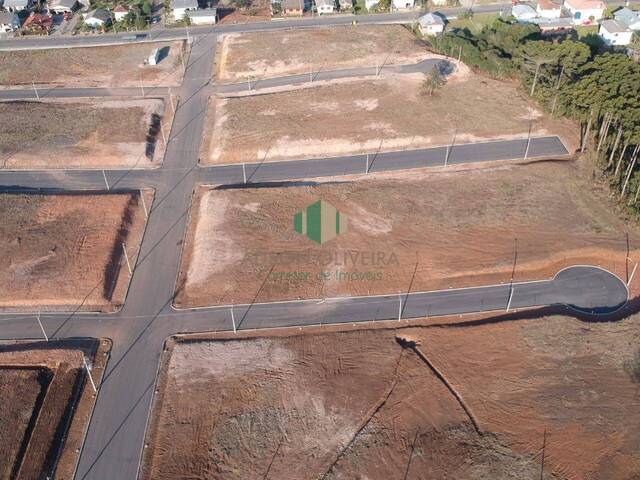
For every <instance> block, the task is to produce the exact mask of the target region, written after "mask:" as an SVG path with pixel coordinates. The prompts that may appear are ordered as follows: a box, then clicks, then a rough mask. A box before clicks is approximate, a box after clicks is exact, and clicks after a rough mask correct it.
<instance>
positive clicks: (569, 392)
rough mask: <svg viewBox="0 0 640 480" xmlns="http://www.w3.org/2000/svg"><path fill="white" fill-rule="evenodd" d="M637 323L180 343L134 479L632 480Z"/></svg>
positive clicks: (551, 323) (201, 338)
mask: <svg viewBox="0 0 640 480" xmlns="http://www.w3.org/2000/svg"><path fill="white" fill-rule="evenodd" d="M639 325H640V324H639V323H638V316H637V315H636V316H634V317H632V318H629V319H627V320H625V321H622V322H620V323H613V324H585V323H582V322H579V321H577V320H574V319H572V318H567V317H561V316H554V317H546V318H536V319H525V320H520V321H514V322H503V323H496V324H493V323H491V322H488V323H487V324H484V325H479V326H469V327H466V328H460V327H454V328H451V327H449V328H447V327H433V326H432V327H424V326H423V327H411V328H404V329H376V330H363V329H360V327H358V328H357V329H356V328H350V327H339V328H340V329H339V330H338V331H334V332H332V333H327V330H326V329H325V330H324V331H321V330H320V329H318V328H315V329H309V330H307V331H308V332H309V333H308V334H306V335H303V334H300V333H299V332H298V329H297V328H296V329H295V330H291V331H279V332H275V331H272V332H269V333H265V334H263V335H260V336H255V334H252V335H251V336H250V335H249V334H246V335H242V334H240V335H239V336H234V337H231V336H230V335H229V334H226V335H209V336H207V335H206V334H203V335H197V336H185V337H178V338H177V339H175V340H172V341H170V342H169V344H168V348H167V350H166V352H165V355H164V357H163V360H162V370H161V374H160V383H159V390H158V392H159V393H158V394H157V395H156V398H155V400H154V411H153V414H152V418H153V420H152V424H151V427H150V429H149V434H148V438H147V442H148V443H149V448H148V449H147V450H146V451H145V458H144V467H143V475H142V478H143V479H150V478H153V479H154V480H162V479H172V478H176V477H178V476H180V477H189V478H192V477H193V478H207V479H225V480H231V479H242V480H253V479H264V478H274V479H275V478H277V479H280V480H288V479H292V480H293V479H295V480H299V479H318V478H324V479H354V478H363V479H364V478H366V479H370V480H387V479H391V478H401V479H407V480H412V479H415V480H417V479H425V478H434V479H444V478H455V479H461V480H467V479H469V480H471V479H473V480H480V479H491V480H508V479H513V480H516V479H518V480H521V479H524V478H536V479H537V478H544V479H545V480H546V479H555V480H579V479H605V478H611V479H613V478H616V479H633V478H637V475H638V473H639V472H640V454H639V452H638V449H637V445H638V442H640V414H639V413H638V408H637V405H638V401H637V392H638V387H639V384H638V379H639V378H640V377H639V376H638V375H637V373H636V374H634V371H636V370H634V365H635V369H638V368H640V367H639V365H640V363H638V361H639V360H638V359H639V358H640V351H639V350H638V342H639V341H640V326H639ZM399 339H400V340H402V342H399V341H398V340H399ZM429 363H431V365H433V366H434V367H435V368H437V370H438V371H439V372H440V373H441V375H442V377H443V379H444V380H443V379H440V378H438V377H437V376H436V375H435V374H434V371H433V370H432V368H431V367H430V366H429ZM451 389H453V390H454V391H455V392H457V394H458V396H459V398H460V400H459V399H457V398H456V397H455V396H454V395H453V393H452V390H451ZM463 404H464V406H465V407H466V411H465V409H464V408H463V406H462V405H463ZM472 416H473V418H474V419H475V422H476V424H477V426H478V429H477V430H476V429H475V428H474V424H473V422H472V420H471V417H472ZM545 430H546V445H545V449H544V467H543V468H542V470H543V473H542V476H541V467H542V465H541V458H542V455H541V453H542V445H543V436H544V432H545ZM585 452H589V453H588V455H585Z"/></svg>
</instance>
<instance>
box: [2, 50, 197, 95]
mask: <svg viewBox="0 0 640 480" xmlns="http://www.w3.org/2000/svg"><path fill="white" fill-rule="evenodd" d="M156 48H164V49H165V51H166V49H167V48H168V52H167V53H168V55H167V57H166V58H164V60H162V61H161V62H160V63H159V64H158V65H153V66H152V65H144V62H145V60H146V59H147V58H149V55H150V54H151V52H152V51H153V50H154V49H156ZM186 48H187V47H186V44H185V43H184V42H164V43H160V42H159V43H136V44H131V45H111V46H108V47H86V48H60V49H48V50H16V51H10V52H0V65H2V69H1V70H0V87H10V86H19V87H24V86H28V87H29V88H31V82H35V84H36V85H43V86H60V85H64V86H75V87H132V86H136V87H137V86H140V83H141V82H142V83H143V84H145V85H179V84H180V83H181V81H182V61H181V59H180V56H181V52H182V53H183V54H184V55H185V56H186V50H185V49H186ZM185 58H186V57H185Z"/></svg>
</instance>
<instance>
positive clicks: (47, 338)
mask: <svg viewBox="0 0 640 480" xmlns="http://www.w3.org/2000/svg"><path fill="white" fill-rule="evenodd" d="M36 319H37V320H38V325H40V330H42V335H44V339H45V341H47V342H48V341H49V337H47V332H45V331H44V327H43V326H42V322H41V321H40V312H38V313H36Z"/></svg>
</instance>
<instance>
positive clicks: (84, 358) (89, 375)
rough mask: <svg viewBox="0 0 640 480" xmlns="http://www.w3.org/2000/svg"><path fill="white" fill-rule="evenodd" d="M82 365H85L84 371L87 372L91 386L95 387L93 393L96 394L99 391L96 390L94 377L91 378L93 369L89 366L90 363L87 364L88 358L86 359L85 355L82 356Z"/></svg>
mask: <svg viewBox="0 0 640 480" xmlns="http://www.w3.org/2000/svg"><path fill="white" fill-rule="evenodd" d="M82 363H84V369H85V370H86V372H87V376H88V377H89V381H90V382H91V386H92V387H93V392H94V393H96V392H97V391H98V389H97V388H96V384H95V382H94V381H93V377H92V376H91V367H90V366H89V363H87V357H85V356H84V354H82Z"/></svg>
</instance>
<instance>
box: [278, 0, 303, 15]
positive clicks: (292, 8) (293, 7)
mask: <svg viewBox="0 0 640 480" xmlns="http://www.w3.org/2000/svg"><path fill="white" fill-rule="evenodd" d="M304 9H305V3H304V0H282V14H283V15H298V16H302V14H303V13H304Z"/></svg>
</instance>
